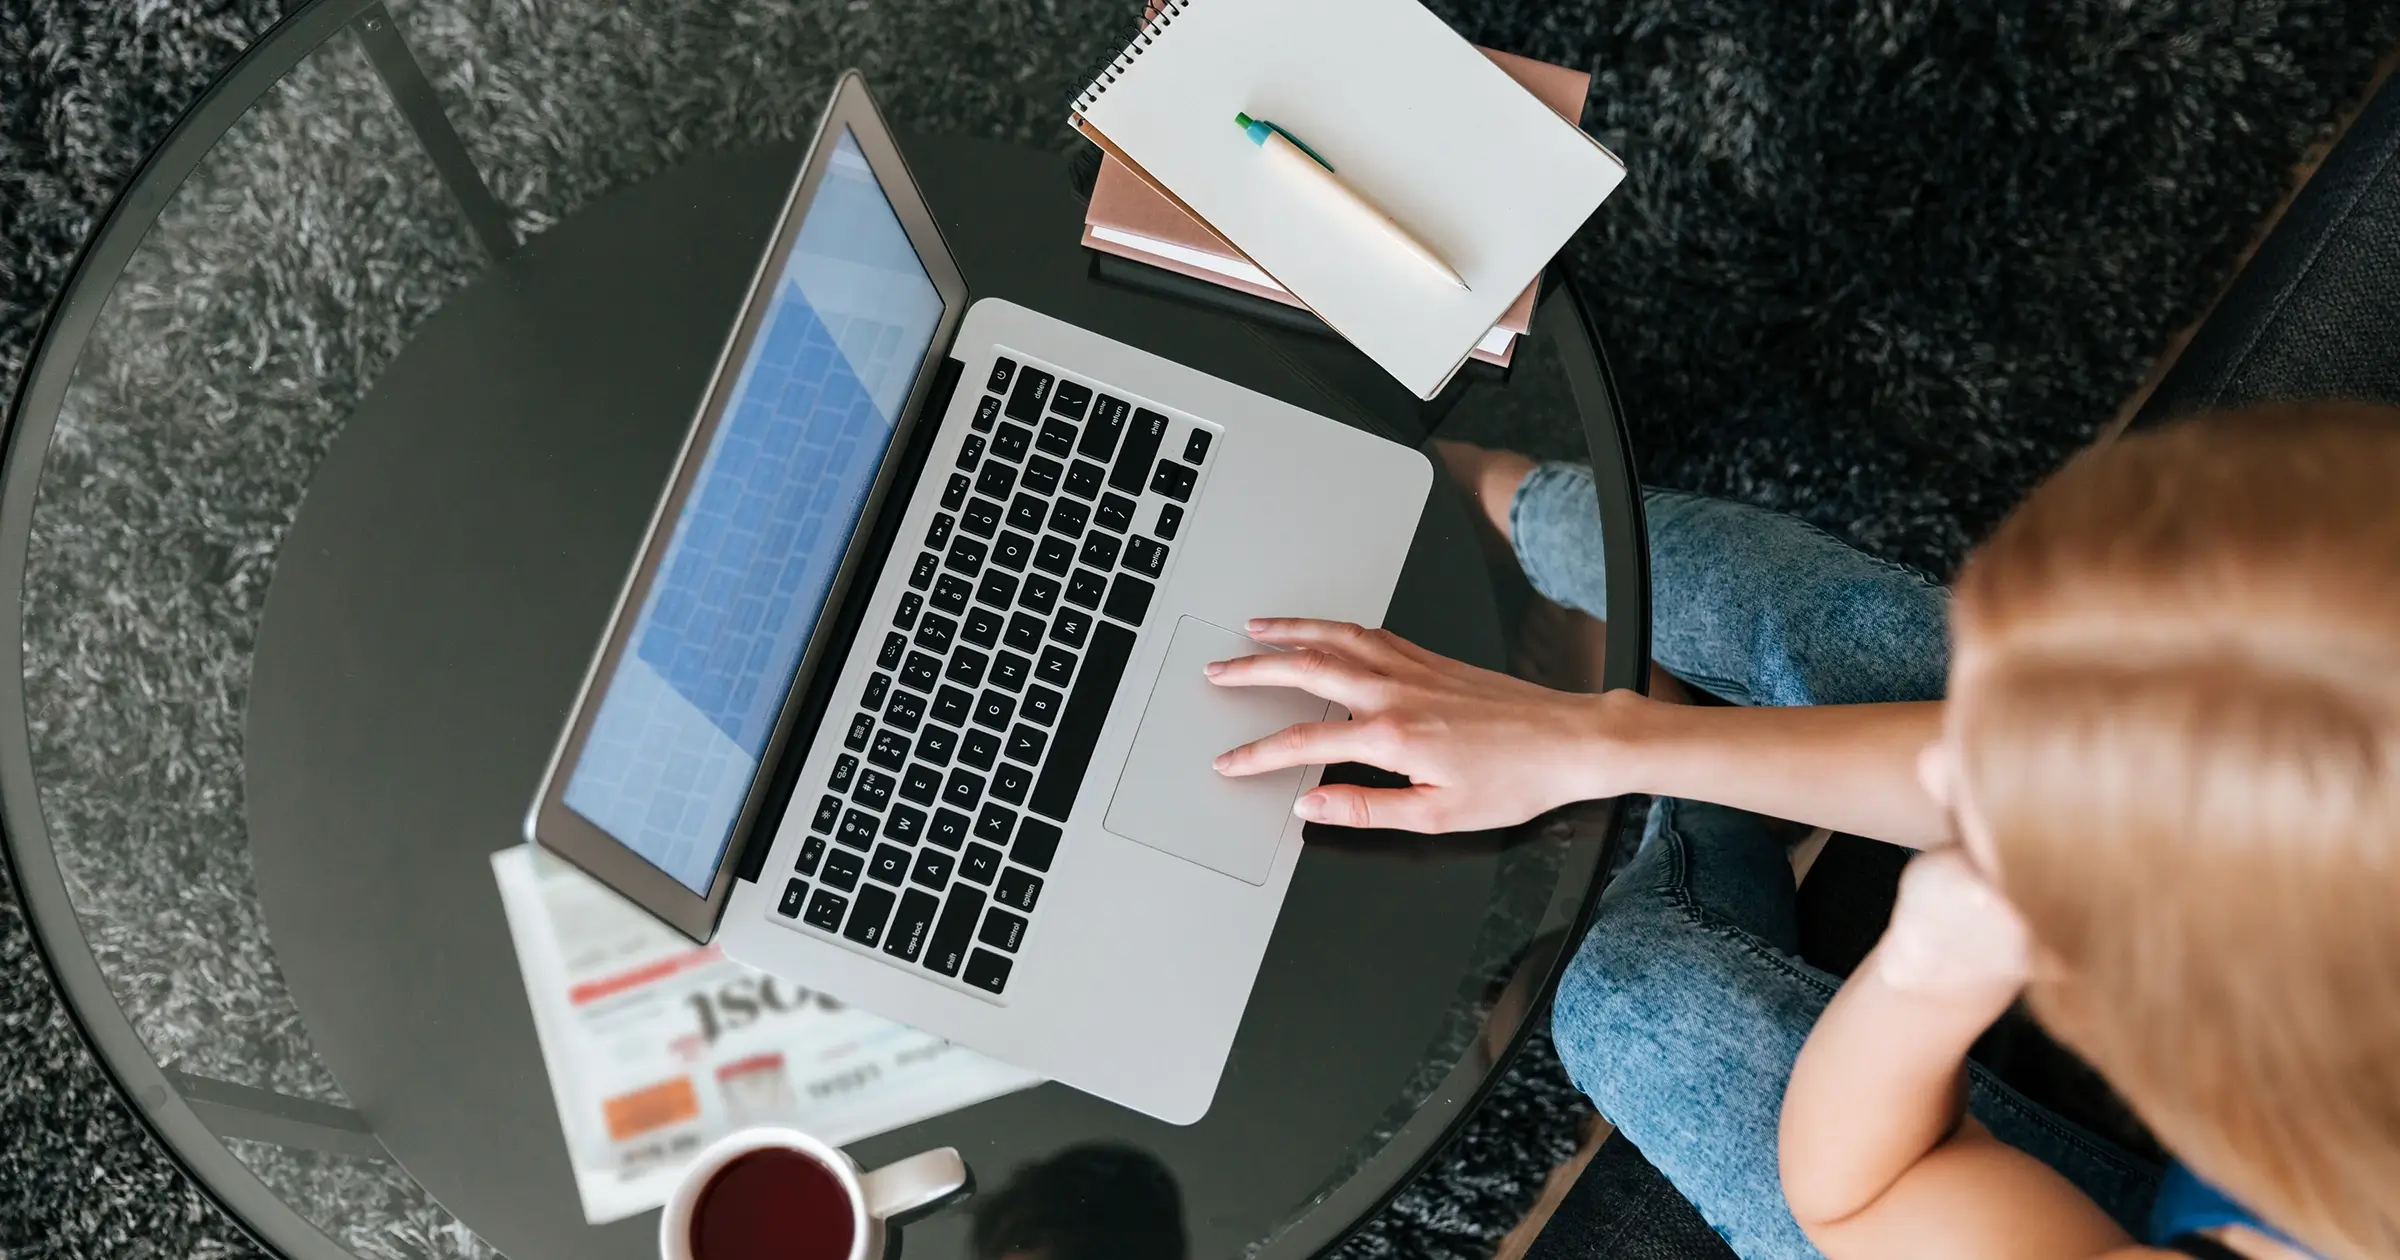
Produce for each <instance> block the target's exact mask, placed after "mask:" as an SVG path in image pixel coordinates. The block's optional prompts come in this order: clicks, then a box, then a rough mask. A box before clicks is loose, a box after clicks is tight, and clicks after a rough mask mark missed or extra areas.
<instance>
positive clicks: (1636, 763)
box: [1565, 691, 1683, 801]
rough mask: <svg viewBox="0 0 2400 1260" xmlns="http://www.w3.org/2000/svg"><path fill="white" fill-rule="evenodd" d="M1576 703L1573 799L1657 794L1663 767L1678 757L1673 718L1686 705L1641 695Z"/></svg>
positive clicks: (1582, 698)
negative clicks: (1577, 711)
mask: <svg viewBox="0 0 2400 1260" xmlns="http://www.w3.org/2000/svg"><path fill="white" fill-rule="evenodd" d="M1574 702H1575V704H1576V706H1577V707H1578V709H1579V710H1580V712H1579V714H1578V716H1577V720H1576V721H1575V723H1574V724H1573V733H1572V734H1571V736H1570V738H1569V746H1568V750H1567V751H1568V756H1567V759H1566V762H1565V764H1566V766H1567V767H1568V768H1569V773H1570V774H1571V775H1572V776H1573V778H1574V783H1573V788H1574V794H1573V796H1572V797H1571V799H1574V800H1580V801H1596V800H1604V799H1607V798H1609V797H1613V796H1625V795H1628V794H1631V793H1636V792H1644V793H1656V792H1657V791H1658V790H1659V788H1658V785H1659V784H1660V783H1661V782H1662V781H1664V780H1665V778H1666V777H1667V776H1665V775H1664V774H1663V773H1662V772H1661V770H1660V764H1661V763H1662V762H1663V761H1664V760H1666V759H1667V758H1671V757H1673V756H1675V755H1677V754H1676V751H1675V749H1676V745H1677V739H1676V731H1675V730H1674V726H1675V721H1674V719H1675V717H1676V715H1677V713H1678V711H1680V710H1681V709H1682V708H1683V706H1681V705H1672V704H1666V703H1664V702H1661V701H1658V700H1653V699H1651V698H1650V697H1648V696H1645V695H1643V694H1641V693H1640V692H1638V691H1604V692H1601V693H1600V694H1598V695H1578V696H1575V697H1574Z"/></svg>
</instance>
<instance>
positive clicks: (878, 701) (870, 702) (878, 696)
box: [858, 674, 892, 709]
mask: <svg viewBox="0 0 2400 1260" xmlns="http://www.w3.org/2000/svg"><path fill="white" fill-rule="evenodd" d="M890 694H892V676H891V675H890V674H869V675H867V689H866V690H865V691H862V692H860V693H859V696H858V702H859V704H860V705H861V706H863V707H865V708H869V709H879V708H882V707H883V698H884V697H885V696H888V695H890Z"/></svg>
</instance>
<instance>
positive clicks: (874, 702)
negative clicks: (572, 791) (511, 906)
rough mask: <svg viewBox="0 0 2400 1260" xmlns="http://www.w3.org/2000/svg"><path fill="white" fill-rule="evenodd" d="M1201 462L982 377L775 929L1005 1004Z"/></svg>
mask: <svg viewBox="0 0 2400 1260" xmlns="http://www.w3.org/2000/svg"><path fill="white" fill-rule="evenodd" d="M1214 440H1215V435H1214V432H1213V431H1212V430H1210V429H1207V428H1203V427H1201V426H1198V425H1194V424H1192V423H1190V422H1188V421H1177V420H1173V419H1170V418H1169V417H1168V416H1166V415H1164V414H1162V413H1160V412H1157V411H1153V410H1150V409H1148V408H1145V407H1141V406H1138V405H1136V404H1133V403H1129V402H1127V401H1125V400H1123V399H1121V398H1118V397H1116V396H1114V395H1112V394H1110V393H1109V392H1108V390H1107V389H1106V388H1105V387H1103V386H1100V385H1096V384H1091V383H1087V382H1084V381H1078V380H1074V379H1072V378H1070V377H1066V376H1063V375H1060V374H1057V373H1055V372H1053V371H1049V370H1045V369H1043V368H1039V367H1035V366H1032V365H1030V364H1028V365H1024V366H1019V365H1018V364H1017V363H1016V362H1015V361H1013V360H1010V359H1007V358H1001V359H998V360H996V361H995V362H994V363H993V365H992V370H991V375H990V378H989V379H988V380H987V381H986V383H985V394H984V396H983V398H982V399H981V400H980V401H979V402H978V403H977V405H976V409H975V416H974V419H973V422H972V432H970V433H969V434H968V436H967V438H966V441H965V443H964V444H963V446H961V448H960V449H959V452H958V456H957V459H956V460H955V461H954V462H953V466H952V467H949V468H946V469H935V468H931V467H929V468H928V469H927V471H926V477H927V479H928V480H929V481H938V484H940V485H941V487H942V490H941V503H940V510H939V512H938V513H937V514H936V515H935V516H934V518H933V524H932V526H931V528H930V529H929V530H928V531H927V532H926V534H925V536H924V538H923V540H922V545H921V546H920V547H919V548H918V549H917V553H916V554H915V555H914V556H913V557H909V558H908V559H907V564H908V566H909V567H908V569H907V570H906V573H907V577H906V591H905V593H904V594H903V595H902V596H901V598H900V604H899V608H898V610H897V612H896V613H895V614H894V615H893V617H892V620H891V624H889V625H888V626H884V627H882V628H881V630H880V637H881V649H880V651H879V653H878V655H877V657H876V660H875V672H874V673H873V674H872V675H871V676H870V677H869V678H868V679H867V683H866V686H865V688H864V691H863V693H862V694H861V695H860V696H859V697H858V703H857V707H856V709H854V710H852V711H851V712H850V713H849V714H848V716H847V717H843V716H841V715H840V713H839V711H838V710H837V711H836V713H835V714H833V715H829V718H828V720H829V721H836V720H838V721H843V722H845V723H846V725H847V729H846V730H844V731H843V733H842V752H841V754H840V756H839V757H838V759H837V760H836V761H835V763H834V769H833V773H832V775H831V776H830V778H829V779H828V780H827V781H826V782H825V783H824V784H823V785H822V787H821V790H820V791H818V792H812V793H808V794H806V795H795V797H794V808H805V807H804V806H802V805H801V804H800V802H801V801H804V800H806V799H807V797H808V796H810V795H813V796H815V797H816V804H815V807H814V813H813V815H812V817H811V818H810V819H809V835H808V839H807V840H806V841H805V842H804V843H803V845H802V847H801V851H800V857H799V861H798V863H797V866H796V869H795V870H794V872H793V873H792V874H791V875H789V876H787V877H786V879H785V883H784V888H783V893H782V896H781V897H780V898H779V899H778V902H777V904H776V912H777V913H778V914H780V915H782V916H783V917H784V918H785V919H788V920H792V921H794V922H795V923H797V924H800V925H802V926H804V927H806V928H808V929H812V930H815V931H817V932H821V933H824V934H827V935H830V936H838V937H840V938H842V939H844V940H847V941H849V942H851V943H852V944H854V945H857V946H860V947H863V948H867V949H874V950H879V951H881V952H882V953H883V954H884V955H886V956H887V957H889V958H890V959H892V960H894V961H896V962H899V963H904V964H908V965H913V966H918V967H923V968H926V969H928V970H930V971H933V972H935V973H936V974H938V975H941V976H944V977H947V978H949V979H953V980H958V981H962V982H964V983H966V984H968V985H970V986H972V987H974V988H977V989H980V990H983V991H984V992H987V993H993V994H999V993H1003V992H1005V991H1006V990H1007V988H1008V980H1009V973H1010V971H1011V970H1012V969H1013V968H1014V966H1015V955H1016V953H1017V950H1018V948H1019V947H1020V946H1021V945H1022V944H1023V942H1024V939H1025V933H1026V929H1027V926H1028V924H1029V923H1030V921H1031V919H1032V917H1033V916H1034V914H1035V913H1037V912H1038V910H1039V908H1040V906H1041V898H1042V883H1043V879H1044V877H1045V876H1046V874H1047V873H1048V872H1049V870H1050V866H1051V863H1052V862H1053V860H1055V859H1056V857H1057V855H1058V847H1059V842H1060V840H1061V839H1062V838H1063V837H1064V834H1065V823H1066V822H1067V814H1068V811H1070V810H1071V809H1073V808H1074V805H1075V797H1076V795H1077V793H1078V792H1080V791H1081V789H1082V787H1083V779H1084V774H1085V772H1086V771H1087V770H1088V769H1089V768H1090V765H1091V759H1092V753H1093V750H1094V748H1095V746H1096V745H1097V744H1098V742H1099V739H1100V728H1101V725H1102V724H1103V723H1104V722H1105V721H1106V720H1107V718H1108V711H1109V708H1110V706H1111V705H1112V704H1113V703H1114V701H1115V699H1116V695H1117V688H1118V685H1119V683H1120V682H1122V680H1123V678H1124V673H1125V666H1126V662H1128V661H1129V660H1131V659H1132V656H1133V647H1134V641H1135V631H1136V630H1137V629H1138V628H1139V627H1140V626H1141V625H1142V622H1143V619H1144V618H1145V617H1146V616H1147V615H1148V614H1149V611H1150V602H1151V598H1152V596H1153V595H1154V594H1156V592H1157V590H1158V586H1159V583H1160V582H1161V581H1162V580H1163V579H1164V577H1165V575H1166V569H1167V560H1168V557H1169V555H1170V553H1171V551H1172V548H1173V546H1174V543H1175V540H1176V538H1177V536H1178V535H1179V534H1180V533H1181V532H1182V530H1183V524H1184V522H1183V517H1184V512H1185V511H1186V509H1187V507H1188V506H1189V504H1190V503H1191V500H1192V497H1193V494H1194V492H1195V491H1196V489H1197V488H1198V485H1199V481H1200V472H1201V469H1202V468H1203V467H1204V466H1205V465H1206V462H1207V460H1208V457H1209V455H1210V445H1211V443H1212V442H1213V441H1214ZM901 560H902V557H901V556H897V555H896V556H894V557H893V561H894V562H895V563H898V562H900V561H901ZM861 633H862V636H863V635H869V634H875V633H877V632H876V631H874V630H864V631H862V632H861Z"/></svg>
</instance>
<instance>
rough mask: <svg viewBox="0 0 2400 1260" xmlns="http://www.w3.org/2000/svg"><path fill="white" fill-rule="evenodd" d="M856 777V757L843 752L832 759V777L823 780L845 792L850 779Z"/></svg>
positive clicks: (827, 784)
mask: <svg viewBox="0 0 2400 1260" xmlns="http://www.w3.org/2000/svg"><path fill="white" fill-rule="evenodd" d="M885 733H886V734H889V733H890V732H888V731H887V732H885ZM857 777H858V758H856V757H853V756H851V755H850V754H848V753H843V754H842V755H841V756H839V757H837V758H835V759H834V762H833V777H832V778H830V779H827V780H826V781H825V786H827V787H829V788H832V789H833V790H834V791H836V792H847V791H849V790H850V782H851V780H853V779H856V778H857Z"/></svg>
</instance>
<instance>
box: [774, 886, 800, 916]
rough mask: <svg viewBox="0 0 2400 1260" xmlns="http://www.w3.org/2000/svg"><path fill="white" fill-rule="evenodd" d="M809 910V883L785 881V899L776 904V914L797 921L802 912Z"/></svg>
mask: <svg viewBox="0 0 2400 1260" xmlns="http://www.w3.org/2000/svg"><path fill="white" fill-rule="evenodd" d="M807 908H808V881H807V880H805V879H790V880H785V881H784V884H783V897H782V899H780V900H778V901H777V902H776V903H775V913H777V914H780V915H782V916H783V917H784V918H787V919H797V918H799V917H800V912H801V911H803V910H805V909H807Z"/></svg>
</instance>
